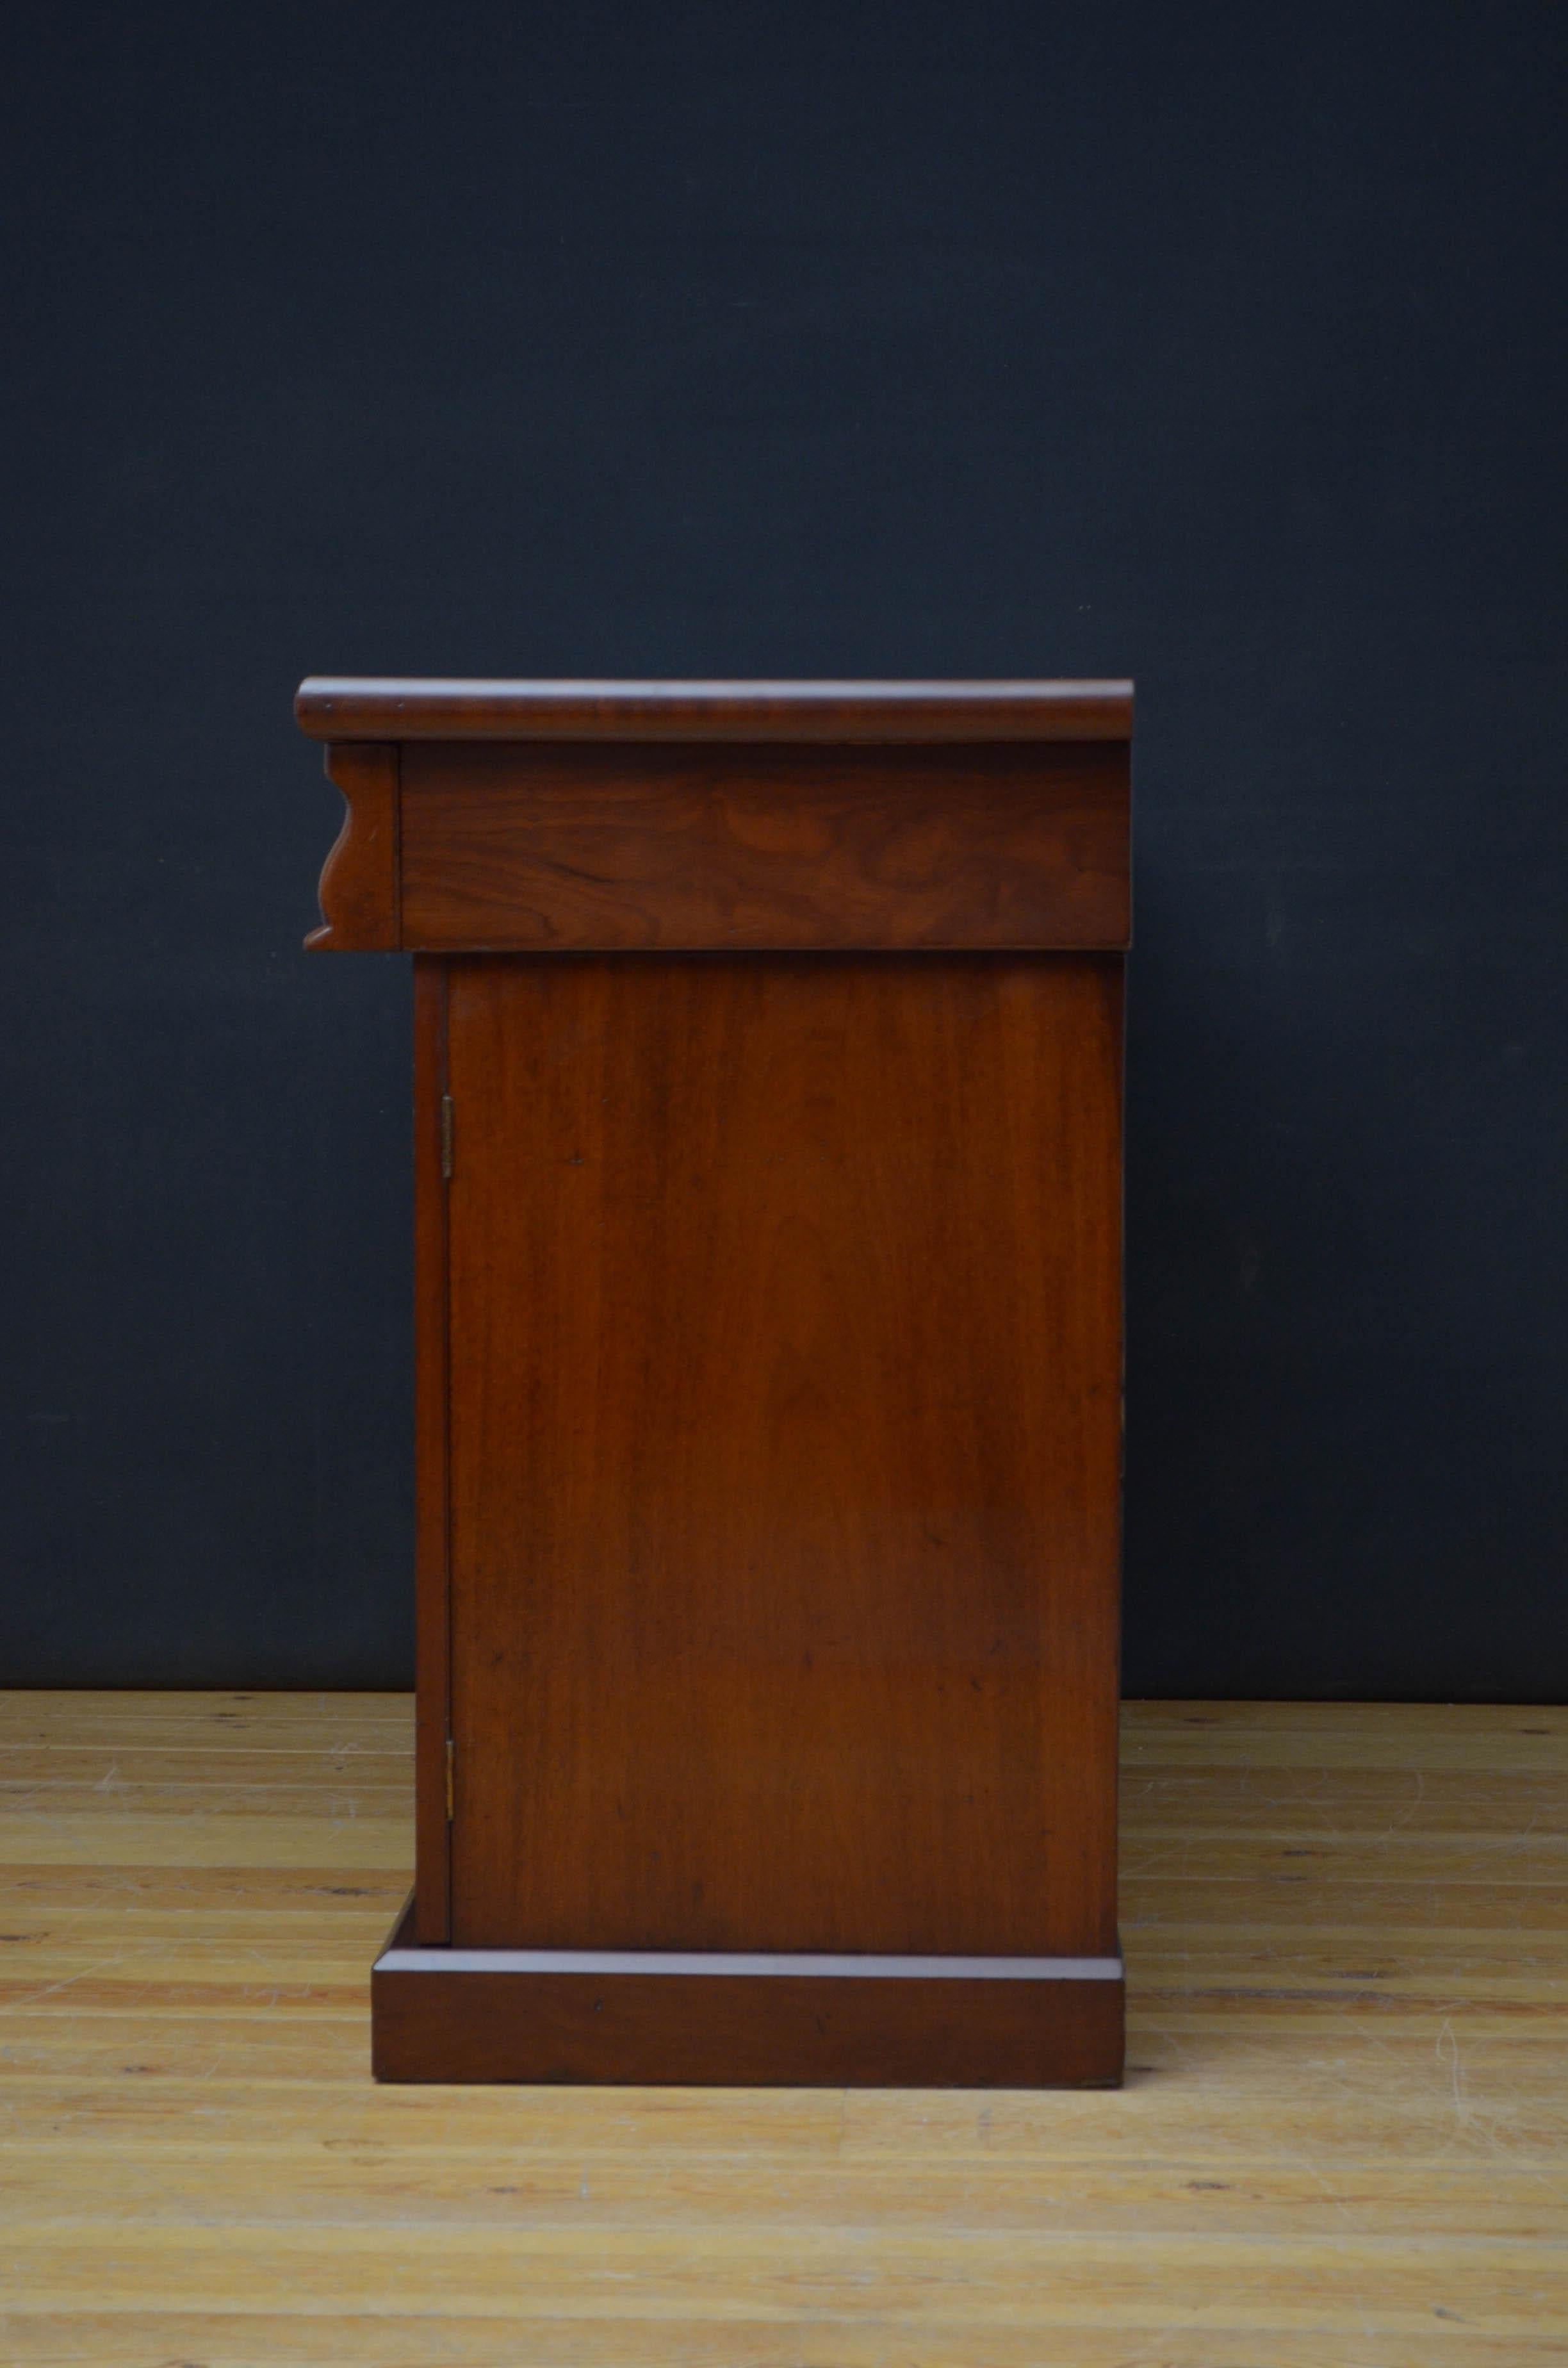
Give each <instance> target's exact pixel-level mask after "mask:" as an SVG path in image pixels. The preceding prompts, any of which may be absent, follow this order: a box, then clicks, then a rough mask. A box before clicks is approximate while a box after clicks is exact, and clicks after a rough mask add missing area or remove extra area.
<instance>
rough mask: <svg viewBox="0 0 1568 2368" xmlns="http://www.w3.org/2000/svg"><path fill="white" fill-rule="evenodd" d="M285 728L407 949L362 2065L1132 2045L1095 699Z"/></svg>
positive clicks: (1117, 1170) (1101, 781) (515, 714)
mask: <svg viewBox="0 0 1568 2368" xmlns="http://www.w3.org/2000/svg"><path fill="white" fill-rule="evenodd" d="M297 712H298V716H299V721H300V723H301V727H302V728H303V730H304V731H305V732H306V733H308V734H310V735H311V736H312V738H314V739H317V740H321V741H324V742H326V744H327V757H326V763H327V770H328V772H329V773H330V775H331V777H332V779H333V780H335V782H336V784H337V786H338V787H339V789H340V790H341V791H343V793H344V795H345V797H346V799H347V804H348V812H347V818H346V820H345V822H344V825H343V831H342V835H341V837H339V839H338V842H337V844H336V846H335V848H333V850H332V853H331V855H330V856H329V858H328V859H327V863H326V869H325V871H324V873H323V875H322V882H321V905H322V913H323V925H322V927H321V928H319V929H317V930H316V931H315V932H314V934H313V935H312V937H311V938H310V939H308V940H307V942H308V943H309V944H310V945H312V946H314V947H323V948H327V949H336V948H343V949H346V950H355V949H361V948H365V949H378V950H389V949H401V950H403V951H407V952H410V953H412V954H413V956H414V958H415V960H414V977H415V1046H414V1074H415V1176H416V1212H415V1234H416V1260H415V1265H416V1298H417V1307H416V1383H415V1389H416V1406H417V1425H416V1430H417V1436H416V1442H415V1452H416V1463H417V1506H418V1510H417V1566H418V1573H417V1584H418V1677H417V1703H418V1744H417V1775H416V1793H417V1854H416V1867H415V1891H414V1895H413V1897H412V1900H411V1902H410V1905H409V1907H408V1908H407V1910H406V1911H405V1913H404V1915H403V1918H402V1919H401V1920H400V1922H399V1925H398V1927H397V1929H396V1930H395V1931H394V1932H393V1934H392V1937H391V1939H390V1941H389V1943H388V1945H387V1948H386V1950H385V1952H383V1954H382V1955H381V1958H380V1960H379V1961H378V1963H377V1964H376V1966H375V1969H374V1972H373V1975H372V1999H373V2032H374V2037H373V2061H374V2068H375V2070H376V2073H377V2074H378V2076H379V2077H380V2078H383V2079H394V2080H419V2079H426V2080H537V2081H562V2080H564V2081H601V2080H612V2081H638V2082H642V2081H691V2082H744V2083H763V2082H790V2083H812V2084H815V2083H823V2084H828V2085H840V2084H846V2083H868V2082H869V2083H877V2084H888V2085H903V2084H912V2085H921V2086H924V2085H931V2086H950V2085H961V2086H976V2087H980V2086H993V2085H1004V2086H1008V2087H1032V2086H1042V2085H1061V2084H1106V2083H1113V2082H1116V2081H1118V2080H1119V2078H1120V2077H1121V2066H1122V2008H1123V1982H1122V1966H1121V1959H1120V1954H1119V1947H1118V1941H1117V1930H1116V1732H1117V1705H1118V1599H1119V1485H1120V1438H1121V1412H1120V1391H1121V1307H1120V1290H1121V1251H1120V1239H1121V1155H1120V1110H1121V1008H1122V972H1123V961H1124V954H1125V950H1126V947H1127V944H1128V941H1129V928H1130V877H1129V795H1130V772H1131V721H1132V695H1131V684H1128V683H1124V682H994V683H991V682H970V683H903V682H896V683H811V682H778V683H768V682H750V683H673V682H649V683H630V682H629V683H614V682H592V683H587V682H585V683H573V682H423V681H358V680H356V681H349V680H333V679H326V678H312V679H311V680H310V681H308V682H306V683H305V684H304V685H303V686H302V688H301V691H300V694H299V698H298V702H297Z"/></svg>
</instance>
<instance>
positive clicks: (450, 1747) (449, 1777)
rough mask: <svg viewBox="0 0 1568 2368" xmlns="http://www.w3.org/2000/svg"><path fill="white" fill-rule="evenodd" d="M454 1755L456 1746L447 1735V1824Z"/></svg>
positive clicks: (449, 1814)
mask: <svg viewBox="0 0 1568 2368" xmlns="http://www.w3.org/2000/svg"><path fill="white" fill-rule="evenodd" d="M456 1757H457V1746H456V1744H455V1743H454V1742H453V1741H452V1738H451V1736H448V1737H447V1823H448V1824H449V1825H450V1824H451V1822H452V1793H453V1782H452V1763H453V1761H454V1759H456Z"/></svg>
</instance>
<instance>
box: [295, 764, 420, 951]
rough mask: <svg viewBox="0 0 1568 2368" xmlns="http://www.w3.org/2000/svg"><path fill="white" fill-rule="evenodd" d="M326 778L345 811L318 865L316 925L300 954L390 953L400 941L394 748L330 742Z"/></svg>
mask: <svg viewBox="0 0 1568 2368" xmlns="http://www.w3.org/2000/svg"><path fill="white" fill-rule="evenodd" d="M326 772H327V779H328V780H331V781H335V783H336V785H337V787H338V788H339V789H340V790H341V791H342V792H343V794H344V797H345V798H346V799H347V803H348V811H347V814H345V815H344V817H343V828H342V829H341V830H340V831H339V832H338V834H337V839H336V843H335V846H334V848H333V849H332V852H331V854H330V855H329V856H328V857H327V859H326V861H325V863H324V866H323V867H322V875H321V885H320V887H319V888H318V890H317V892H316V893H317V896H318V898H319V900H320V904H321V911H322V926H321V928H319V929H312V931H311V934H310V936H309V937H308V938H307V939H305V947H306V951H308V952H311V953H321V952H331V953H337V952H352V953H365V952H371V953H375V952H386V951H391V950H392V948H394V947H397V946H399V945H401V944H402V942H403V926H402V914H401V910H400V904H401V899H400V895H399V879H398V819H399V817H398V803H399V800H398V774H399V765H398V751H397V747H396V745H395V743H392V744H384V745H383V744H381V743H380V742H372V741H357V740H345V741H336V742H335V743H333V745H332V746H329V747H328V749H327V752H326Z"/></svg>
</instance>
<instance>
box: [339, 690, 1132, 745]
mask: <svg viewBox="0 0 1568 2368" xmlns="http://www.w3.org/2000/svg"><path fill="white" fill-rule="evenodd" d="M294 712H295V714H296V716H297V718H298V720H299V724H300V729H301V732H305V733H307V734H309V735H310V736H311V738H312V739H314V740H382V739H384V740H394V741H397V742H400V743H404V744H406V743H407V742H409V741H415V740H680V741H687V742H691V741H701V740H785V741H813V740H814V741H825V742H828V743H831V744H832V745H834V746H845V745H846V744H850V743H855V742H866V741H879V740H881V741H892V742H898V741H915V742H921V741H932V740H959V741H976V740H1035V741H1048V740H1118V741H1125V740H1127V739H1128V738H1129V737H1130V736H1131V730H1132V685H1131V683H1130V682H1119V681H1117V682H442V681H422V680H419V679H417V678H411V679H407V680H402V679H396V678H387V677H373V678H366V677H346V676H331V675H312V676H311V677H310V678H309V679H308V680H307V681H305V682H302V683H301V686H300V689H299V694H298V696H297V698H296V700H295V701H294Z"/></svg>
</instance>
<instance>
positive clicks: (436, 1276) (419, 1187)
mask: <svg viewBox="0 0 1568 2368" xmlns="http://www.w3.org/2000/svg"><path fill="white" fill-rule="evenodd" d="M446 1090H447V966H446V964H445V962H439V961H437V960H435V959H433V958H430V957H426V956H421V957H420V958H419V959H418V960H416V961H415V965H414V1300H415V1305H414V1338H415V1388H414V1452H415V1541H414V1550H415V1583H416V1595H415V1604H416V1629H417V1634H416V1651H417V1660H416V1665H415V1666H416V1672H417V1676H416V1686H415V1871H416V1872H415V1907H414V1911H413V1912H414V1929H415V1937H416V1938H417V1939H418V1940H420V1941H426V1942H428V1941H444V1940H445V1939H446V1938H447V1935H448V1932H449V1929H450V1902H449V1866H448V1839H449V1832H450V1828H449V1825H448V1822H447V1736H448V1735H449V1731H450V1729H449V1687H448V1658H449V1629H448V1592H447V1569H448V1560H447V1408H448V1404H449V1388H448V1381H449V1376H448V1330H447V1184H446V1179H445V1178H444V1176H443V1174H442V1156H441V1153H442V1131H441V1097H442V1095H443V1094H444V1093H445V1092H446Z"/></svg>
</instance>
